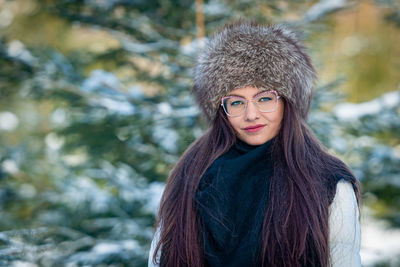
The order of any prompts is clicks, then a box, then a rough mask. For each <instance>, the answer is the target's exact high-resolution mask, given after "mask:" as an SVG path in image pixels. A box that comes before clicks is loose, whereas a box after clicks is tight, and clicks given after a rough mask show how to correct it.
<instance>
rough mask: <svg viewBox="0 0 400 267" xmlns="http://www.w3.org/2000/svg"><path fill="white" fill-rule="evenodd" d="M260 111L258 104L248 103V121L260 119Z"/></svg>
mask: <svg viewBox="0 0 400 267" xmlns="http://www.w3.org/2000/svg"><path fill="white" fill-rule="evenodd" d="M258 112H259V111H258V109H257V107H256V104H255V103H254V102H251V101H249V102H248V103H247V107H246V113H245V115H246V120H248V121H253V120H255V119H257V118H258V117H259V114H258Z"/></svg>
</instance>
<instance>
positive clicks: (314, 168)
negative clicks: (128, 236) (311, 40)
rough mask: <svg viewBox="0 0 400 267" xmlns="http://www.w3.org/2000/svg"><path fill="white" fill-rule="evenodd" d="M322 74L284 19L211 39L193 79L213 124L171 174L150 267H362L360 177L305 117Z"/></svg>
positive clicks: (234, 27)
mask: <svg viewBox="0 0 400 267" xmlns="http://www.w3.org/2000/svg"><path fill="white" fill-rule="evenodd" d="M314 78H315V71H314V68H313V66H312V64H311V60H310V58H309V56H308V55H307V53H306V49H305V48H304V46H303V45H302V44H301V43H300V41H299V40H298V38H297V37H296V35H295V34H294V33H293V32H292V31H290V30H289V29H287V28H285V27H283V26H261V25H257V24H256V23H248V22H237V23H233V24H228V25H226V26H225V27H223V28H222V29H221V30H220V31H219V32H218V33H216V34H215V35H214V36H213V37H211V38H210V40H209V42H208V44H207V46H206V47H205V49H204V50H203V51H202V53H201V55H200V57H199V60H198V63H197V65H196V68H195V77H194V87H193V93H194V95H195V97H196V99H197V101H198V103H199V106H200V107H201V109H202V110H203V112H204V114H205V115H206V117H207V118H208V120H209V122H210V128H209V130H208V131H206V132H205V133H204V135H203V136H202V137H200V138H199V139H198V140H196V141H195V142H194V143H193V144H192V145H191V146H190V147H189V148H188V149H187V151H186V152H185V153H184V154H183V156H182V157H181V159H180V161H179V162H178V163H177V165H176V166H175V168H174V169H173V170H172V172H171V174H170V176H169V178H168V181H167V184H166V188H165V191H164V194H163V196H162V200H161V205H160V209H159V214H158V220H157V224H156V229H157V231H156V233H155V236H154V239H153V242H152V246H151V250H150V258H149V266H157V265H159V266H171V267H180V266H190V267H200V266H279V267H282V266H346V267H348V266H361V264H360V256H359V249H360V226H359V218H358V217H359V214H358V200H359V197H360V186H359V183H358V181H357V180H356V178H355V177H354V175H353V174H352V172H351V171H350V170H349V168H348V167H347V166H346V165H345V164H344V163H343V162H342V161H340V160H339V159H338V158H336V157H334V156H332V155H330V154H329V153H328V152H327V151H326V149H325V148H324V147H323V145H322V144H321V143H320V142H319V141H318V140H317V139H316V137H315V136H314V134H313V133H312V132H311V130H310V129H309V128H308V126H307V124H306V118H307V114H308V112H309V108H310V102H311V97H312V87H313V80H314Z"/></svg>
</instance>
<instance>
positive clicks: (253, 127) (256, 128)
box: [244, 124, 265, 133]
mask: <svg viewBox="0 0 400 267" xmlns="http://www.w3.org/2000/svg"><path fill="white" fill-rule="evenodd" d="M264 126H265V124H257V125H251V126H247V127H246V128H244V130H245V131H246V132H248V133H256V132H258V131H260V130H261V129H262V128H264Z"/></svg>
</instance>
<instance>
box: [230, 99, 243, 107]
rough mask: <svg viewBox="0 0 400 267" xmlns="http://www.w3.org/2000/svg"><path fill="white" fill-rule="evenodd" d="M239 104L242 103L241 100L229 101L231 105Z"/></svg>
mask: <svg viewBox="0 0 400 267" xmlns="http://www.w3.org/2000/svg"><path fill="white" fill-rule="evenodd" d="M239 105H243V101H240V100H236V101H232V102H231V106H239Z"/></svg>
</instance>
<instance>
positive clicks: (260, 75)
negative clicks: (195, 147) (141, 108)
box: [193, 21, 316, 121]
mask: <svg viewBox="0 0 400 267" xmlns="http://www.w3.org/2000/svg"><path fill="white" fill-rule="evenodd" d="M315 76H316V75H315V70H314V67H313V66H312V63H311V59H310V57H309V56H308V55H307V52H306V49H305V47H304V46H303V45H302V44H301V42H300V41H299V39H298V38H297V36H296V35H295V33H294V32H292V31H291V30H289V29H288V28H286V27H285V26H282V25H274V26H263V25H258V24H257V23H254V22H243V21H239V22H236V23H231V24H227V25H225V26H224V27H223V28H222V29H221V30H220V31H218V32H217V33H216V34H214V35H213V36H212V37H211V38H210V39H209V40H208V42H207V43H206V45H205V47H204V49H203V50H202V51H201V53H200V55H199V58H198V62H197V65H196V67H195V70H194V86H193V93H194V95H195V97H196V100H197V102H198V104H199V106H200V107H201V109H202V110H203V112H204V113H205V115H206V117H207V118H208V120H209V121H213V120H214V119H215V117H216V114H217V111H218V108H219V105H220V101H221V98H222V97H224V96H226V95H227V94H228V93H229V92H230V91H232V90H234V89H238V88H243V87H246V86H253V87H256V88H258V89H261V90H271V89H273V90H276V91H277V92H278V93H279V94H280V95H282V96H284V97H285V99H286V100H287V101H290V102H292V103H293V104H294V106H295V107H296V108H297V110H298V111H299V112H300V115H301V116H302V117H303V118H306V117H307V114H308V111H309V109H310V103H311V97H312V90H313V80H314V78H315Z"/></svg>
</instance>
